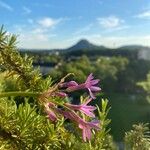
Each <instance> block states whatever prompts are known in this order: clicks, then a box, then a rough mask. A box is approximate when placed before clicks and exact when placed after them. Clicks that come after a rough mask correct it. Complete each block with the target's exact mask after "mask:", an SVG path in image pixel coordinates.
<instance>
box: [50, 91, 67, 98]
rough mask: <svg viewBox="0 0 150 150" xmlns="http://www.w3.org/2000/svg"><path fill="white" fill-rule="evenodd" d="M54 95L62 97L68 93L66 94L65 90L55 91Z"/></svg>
mask: <svg viewBox="0 0 150 150" xmlns="http://www.w3.org/2000/svg"><path fill="white" fill-rule="evenodd" d="M52 96H59V97H61V98H65V97H67V96H68V95H67V94H66V93H64V92H60V91H59V92H55V93H53V94H52Z"/></svg>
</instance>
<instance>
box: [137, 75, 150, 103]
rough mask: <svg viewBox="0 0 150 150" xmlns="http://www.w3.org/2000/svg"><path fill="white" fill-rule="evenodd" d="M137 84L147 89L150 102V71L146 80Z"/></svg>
mask: <svg viewBox="0 0 150 150" xmlns="http://www.w3.org/2000/svg"><path fill="white" fill-rule="evenodd" d="M137 85H138V86H140V87H142V88H143V89H144V90H145V91H146V93H147V100H148V102H149V103H150V73H148V74H147V79H146V81H141V82H138V83H137Z"/></svg>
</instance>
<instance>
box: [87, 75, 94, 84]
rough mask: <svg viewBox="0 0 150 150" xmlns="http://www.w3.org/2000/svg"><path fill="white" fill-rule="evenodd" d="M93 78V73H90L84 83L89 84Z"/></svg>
mask: <svg viewBox="0 0 150 150" xmlns="http://www.w3.org/2000/svg"><path fill="white" fill-rule="evenodd" d="M93 78H94V77H93V73H91V74H90V75H89V76H88V77H87V79H86V83H87V82H89V81H91V80H92V79H93Z"/></svg>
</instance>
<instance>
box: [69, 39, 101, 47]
mask: <svg viewBox="0 0 150 150" xmlns="http://www.w3.org/2000/svg"><path fill="white" fill-rule="evenodd" d="M98 48H100V46H97V45H94V44H92V43H90V42H89V41H88V40H86V39H81V40H80V41H78V42H77V43H76V44H75V45H73V46H71V47H70V48H68V50H78V49H98Z"/></svg>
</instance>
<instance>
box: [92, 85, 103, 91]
mask: <svg viewBox="0 0 150 150" xmlns="http://www.w3.org/2000/svg"><path fill="white" fill-rule="evenodd" d="M90 89H91V91H95V92H98V91H100V90H101V88H100V87H97V86H91V87H90Z"/></svg>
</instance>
